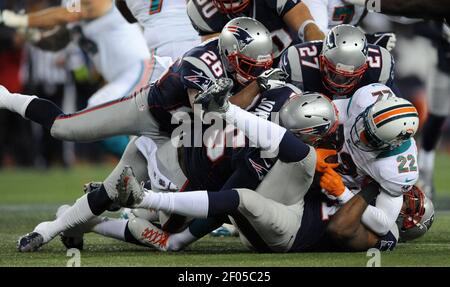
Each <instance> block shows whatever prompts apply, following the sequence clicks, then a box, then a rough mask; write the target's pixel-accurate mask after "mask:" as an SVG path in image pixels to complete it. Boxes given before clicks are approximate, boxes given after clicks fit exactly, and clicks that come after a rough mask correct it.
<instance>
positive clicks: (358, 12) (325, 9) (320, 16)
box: [302, 0, 366, 33]
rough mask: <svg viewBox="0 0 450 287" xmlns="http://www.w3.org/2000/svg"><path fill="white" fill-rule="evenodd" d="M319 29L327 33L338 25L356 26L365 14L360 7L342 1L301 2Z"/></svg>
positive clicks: (318, 0) (315, 0)
mask: <svg viewBox="0 0 450 287" xmlns="http://www.w3.org/2000/svg"><path fill="white" fill-rule="evenodd" d="M302 2H303V3H305V4H306V5H307V6H308V8H309V10H310V11H311V15H312V16H313V18H314V20H315V22H316V23H317V25H318V26H319V28H320V29H321V30H322V31H323V32H324V33H327V32H328V31H329V30H330V29H331V28H333V27H334V26H337V25H340V24H350V25H355V26H356V25H357V24H358V23H359V22H360V20H361V19H362V18H363V17H364V15H365V14H366V11H365V10H366V9H365V8H364V7H362V6H355V5H350V4H347V3H345V2H344V1H342V0H303V1H302Z"/></svg>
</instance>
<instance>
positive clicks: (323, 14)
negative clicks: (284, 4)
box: [302, 0, 329, 34]
mask: <svg viewBox="0 0 450 287" xmlns="http://www.w3.org/2000/svg"><path fill="white" fill-rule="evenodd" d="M302 2H303V3H305V4H306V6H308V8H309V11H310V12H311V15H312V16H313V18H314V21H315V22H316V25H317V26H318V27H319V28H320V30H321V31H322V32H324V33H325V34H326V33H328V23H329V18H328V6H327V2H328V1H327V0H303V1H302Z"/></svg>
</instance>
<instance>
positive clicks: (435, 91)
mask: <svg viewBox="0 0 450 287" xmlns="http://www.w3.org/2000/svg"><path fill="white" fill-rule="evenodd" d="M432 25H433V27H434V29H433V30H432V31H434V33H431V35H432V36H433V34H435V35H434V37H433V38H434V39H433V44H434V45H435V46H436V48H437V56H438V62H437V67H435V69H434V70H433V73H432V76H431V77H430V81H431V82H430V89H429V92H428V99H427V100H428V117H427V119H426V121H425V124H424V125H423V134H422V146H421V148H420V151H419V168H420V186H421V188H422V190H423V191H424V192H425V194H426V195H427V196H428V197H430V198H433V196H434V195H435V189H434V184H433V172H434V162H435V156H436V147H437V145H438V143H439V139H440V137H441V134H442V127H443V126H444V123H445V120H446V119H447V118H448V116H449V115H450V28H449V27H448V26H447V25H445V24H443V23H440V22H436V23H433V24H432Z"/></svg>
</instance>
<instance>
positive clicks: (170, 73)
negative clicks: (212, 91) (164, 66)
mask: <svg viewBox="0 0 450 287" xmlns="http://www.w3.org/2000/svg"><path fill="white" fill-rule="evenodd" d="M225 76H226V74H225V70H224V68H223V63H222V60H221V58H220V56H219V50H218V40H217V39H216V40H211V41H207V42H205V43H204V44H202V45H199V46H197V47H195V48H193V49H191V50H189V51H188V52H186V54H184V55H183V57H182V58H181V59H178V60H177V61H176V62H175V63H173V64H172V65H171V66H170V68H169V69H168V70H167V71H166V73H164V74H163V75H162V76H161V77H160V78H159V79H158V80H157V81H156V82H155V83H154V84H152V87H151V88H150V91H149V95H148V104H149V109H150V112H151V113H152V115H153V116H154V117H155V118H156V119H157V120H158V122H159V124H160V126H161V129H162V130H163V131H171V130H172V129H173V128H174V127H175V126H174V125H172V124H171V119H172V115H173V114H174V113H175V112H177V111H180V110H182V111H186V112H191V105H190V102H189V96H188V92H187V90H188V89H194V90H198V91H204V90H206V89H207V88H208V87H209V86H210V85H211V84H212V83H213V82H214V81H215V80H216V79H218V78H221V77H225ZM234 86H235V87H234V90H233V91H232V92H233V93H234V92H236V91H238V90H239V89H241V88H242V87H241V86H240V85H239V84H238V83H237V82H236V81H235V85H234Z"/></svg>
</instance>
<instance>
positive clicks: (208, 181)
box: [183, 85, 300, 190]
mask: <svg viewBox="0 0 450 287" xmlns="http://www.w3.org/2000/svg"><path fill="white" fill-rule="evenodd" d="M299 92H300V91H299V90H298V89H297V88H295V87H294V86H292V85H288V86H286V87H283V88H279V89H274V90H269V91H266V92H264V93H262V95H261V96H260V97H259V98H258V99H257V100H256V101H255V102H254V103H253V105H252V106H251V107H249V108H248V111H249V112H251V113H254V114H255V115H257V116H259V117H262V118H264V119H267V120H269V121H270V120H272V113H273V112H277V111H279V110H280V109H281V107H282V106H283V105H284V103H285V102H286V101H287V100H288V99H289V97H290V96H292V95H294V94H296V93H299ZM209 128H210V126H209V125H204V126H203V131H204V132H205V131H206V130H207V129H209ZM203 134H205V133H203ZM211 135H213V136H212V137H208V139H209V138H210V139H211V143H228V144H221V145H220V144H216V145H215V144H209V145H205V143H203V144H202V146H201V147H184V148H183V163H184V164H183V165H184V167H185V172H186V173H187V174H186V177H187V178H188V179H189V185H188V187H187V190H198V189H207V190H220V189H222V188H225V189H226V188H244V187H245V188H251V189H255V188H256V187H257V186H258V184H259V182H260V181H261V180H263V178H264V176H265V175H266V174H267V173H268V172H269V170H270V169H271V168H272V166H273V164H274V163H275V160H276V159H264V158H261V150H260V149H259V148H257V147H254V146H252V145H251V144H250V143H249V141H248V139H247V138H246V137H245V135H244V134H243V132H241V131H239V130H237V129H235V128H234V126H232V125H228V126H227V128H225V129H224V130H223V131H218V132H217V133H211ZM191 140H192V143H194V140H195V138H194V137H192V139H191ZM191 146H192V145H191ZM237 170H238V172H239V173H240V174H241V176H239V177H236V178H235V179H236V180H235V181H234V182H232V183H231V182H230V183H229V186H225V187H224V184H225V183H226V182H227V181H228V179H229V178H230V177H231V176H232V175H233V174H234V173H235V171H237Z"/></svg>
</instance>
